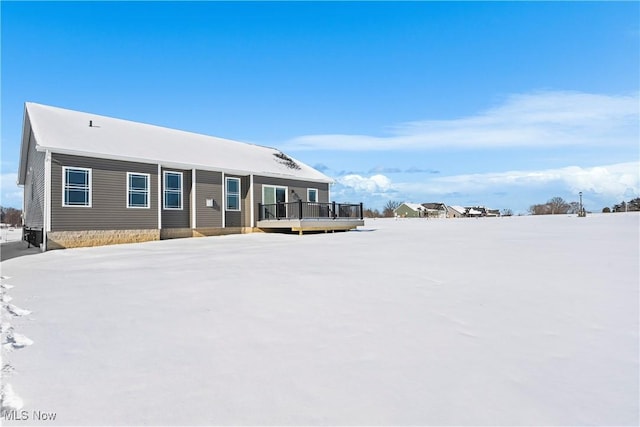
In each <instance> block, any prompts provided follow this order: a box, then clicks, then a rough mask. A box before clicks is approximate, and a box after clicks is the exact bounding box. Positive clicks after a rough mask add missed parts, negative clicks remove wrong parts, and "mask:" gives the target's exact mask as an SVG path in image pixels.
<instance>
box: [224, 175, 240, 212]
mask: <svg viewBox="0 0 640 427" xmlns="http://www.w3.org/2000/svg"><path fill="white" fill-rule="evenodd" d="M229 181H238V209H230V208H229V204H228V203H227V202H228V200H227V197H229V194H235V193H229V191H228V188H229V187H228V182H229ZM224 207H225V210H226V211H227V212H240V211H241V210H242V181H241V180H240V178H236V177H231V176H230V177H227V178H225V179H224Z"/></svg>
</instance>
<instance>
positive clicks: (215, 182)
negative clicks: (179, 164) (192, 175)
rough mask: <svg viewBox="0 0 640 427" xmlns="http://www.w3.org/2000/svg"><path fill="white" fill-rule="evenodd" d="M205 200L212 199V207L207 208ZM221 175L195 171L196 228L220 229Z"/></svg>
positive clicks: (221, 203)
mask: <svg viewBox="0 0 640 427" xmlns="http://www.w3.org/2000/svg"><path fill="white" fill-rule="evenodd" d="M207 199H213V203H214V204H213V207H207V204H206V201H207ZM223 206H224V201H223V200H222V173H221V172H211V171H202V170H198V171H196V205H195V210H196V228H198V227H222V207H223Z"/></svg>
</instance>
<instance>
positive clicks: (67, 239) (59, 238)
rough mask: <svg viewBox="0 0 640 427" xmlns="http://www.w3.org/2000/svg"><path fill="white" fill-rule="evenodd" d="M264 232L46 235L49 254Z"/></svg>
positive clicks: (170, 230) (169, 230) (208, 230)
mask: <svg viewBox="0 0 640 427" xmlns="http://www.w3.org/2000/svg"><path fill="white" fill-rule="evenodd" d="M262 231H263V230H261V229H259V228H251V227H228V228H220V227H215V228H196V229H191V228H165V229H162V230H157V229H152V230H83V231H50V232H48V233H47V250H52V249H67V248H83V247H89V246H104V245H117V244H120V243H140V242H149V241H151V240H165V239H181V238H186V237H206V236H224V235H227V234H245V233H254V232H262Z"/></svg>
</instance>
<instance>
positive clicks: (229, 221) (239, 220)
mask: <svg viewBox="0 0 640 427" xmlns="http://www.w3.org/2000/svg"><path fill="white" fill-rule="evenodd" d="M224 177H225V183H224V184H223V185H226V179H227V178H240V212H238V211H225V217H224V218H225V219H224V226H225V227H251V212H250V209H251V201H250V200H249V183H250V180H249V177H248V176H240V175H225V176H224ZM225 190H226V188H225ZM225 199H226V197H225ZM223 203H224V204H225V205H224V206H226V203H227V202H226V200H223Z"/></svg>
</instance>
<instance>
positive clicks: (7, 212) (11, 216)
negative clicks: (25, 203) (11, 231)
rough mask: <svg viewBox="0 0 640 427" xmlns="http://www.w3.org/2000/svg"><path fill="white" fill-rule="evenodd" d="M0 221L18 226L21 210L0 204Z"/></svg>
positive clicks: (20, 219) (20, 221)
mask: <svg viewBox="0 0 640 427" xmlns="http://www.w3.org/2000/svg"><path fill="white" fill-rule="evenodd" d="M0 222H2V223H3V224H9V225H11V226H13V227H19V226H20V225H21V224H22V211H21V210H19V209H15V208H4V207H2V206H0Z"/></svg>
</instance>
